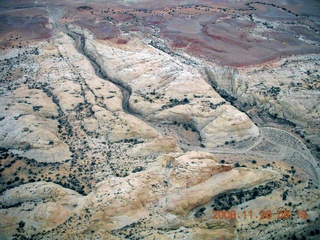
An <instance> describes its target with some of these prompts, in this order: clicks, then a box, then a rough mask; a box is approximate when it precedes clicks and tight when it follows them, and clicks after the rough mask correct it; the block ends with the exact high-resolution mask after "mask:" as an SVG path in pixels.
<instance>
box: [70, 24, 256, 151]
mask: <svg viewBox="0 0 320 240" xmlns="http://www.w3.org/2000/svg"><path fill="white" fill-rule="evenodd" d="M69 28H70V29H72V30H74V31H76V32H78V33H79V34H83V35H84V37H85V46H84V51H85V52H86V54H88V55H89V56H90V57H91V58H93V59H94V60H95V61H96V62H97V64H98V65H99V66H101V67H102V69H103V71H104V73H105V74H106V75H107V76H108V78H110V79H112V80H113V81H114V82H117V83H119V84H122V85H124V86H125V87H127V88H128V89H130V91H131V92H132V96H131V97H130V99H129V105H130V108H131V109H132V111H133V112H135V113H138V114H139V115H141V116H142V117H144V118H146V119H147V120H148V119H149V120H150V121H153V122H169V123H173V122H181V123H190V124H192V125H194V126H195V128H196V129H197V130H198V131H199V132H200V135H201V137H202V139H203V143H204V144H205V145H207V146H209V147H213V146H216V145H218V144H221V143H223V142H224V141H225V140H231V139H234V140H244V139H247V138H250V137H255V136H257V135H258V134H259V131H258V128H257V127H256V126H255V125H254V124H253V123H252V122H251V120H250V119H249V118H248V116H246V115H245V114H244V113H241V112H239V111H238V110H237V109H235V108H234V107H232V106H231V105H230V104H228V103H227V102H226V101H225V100H223V99H222V98H221V97H220V96H219V95H218V94H217V93H216V92H215V91H214V90H213V89H212V88H211V86H210V85H209V84H208V83H206V82H205V80H204V79H203V77H202V76H201V74H200V73H199V72H198V71H197V70H196V69H195V68H193V67H191V66H188V65H184V64H182V63H181V62H180V61H179V60H177V59H174V58H172V57H171V56H169V55H167V54H165V53H163V52H161V51H159V50H158V49H155V48H153V47H151V46H149V45H147V44H144V43H141V42H140V41H138V39H134V38H132V39H131V40H130V42H128V43H127V44H126V45H121V44H114V43H112V42H108V41H98V40H95V39H94V38H93V36H92V35H91V34H90V33H89V32H88V31H87V30H84V31H83V30H82V29H80V28H79V27H75V26H69ZM114 66H117V67H114ZM218 133H219V134H218ZM222 139H223V140H222Z"/></svg>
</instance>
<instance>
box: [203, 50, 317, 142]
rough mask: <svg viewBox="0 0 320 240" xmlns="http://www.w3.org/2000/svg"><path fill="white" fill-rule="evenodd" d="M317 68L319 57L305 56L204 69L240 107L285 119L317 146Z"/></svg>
mask: <svg viewBox="0 0 320 240" xmlns="http://www.w3.org/2000/svg"><path fill="white" fill-rule="evenodd" d="M318 69H319V56H318V55H305V56H295V57H291V58H284V59H280V60H277V61H274V62H271V63H266V64H264V65H263V64H262V65H259V66H256V67H243V68H240V69H233V68H224V67H219V66H213V67H210V66H208V67H206V68H205V70H204V72H205V74H206V76H207V79H208V81H209V82H210V83H211V84H212V85H213V86H215V87H216V88H217V89H219V90H220V91H222V92H223V91H225V92H226V93H227V94H228V95H230V97H231V98H232V97H233V98H234V99H237V102H238V103H239V104H241V105H240V106H242V107H243V109H246V110H248V111H250V109H253V110H254V111H256V112H257V113H258V115H259V114H260V115H261V117H263V115H266V116H269V117H270V116H271V117H273V118H275V119H279V120H287V121H289V122H291V123H293V124H295V125H296V127H295V129H293V130H294V131H295V132H296V133H298V134H299V135H300V136H301V137H305V139H306V140H307V141H310V142H311V143H312V144H314V145H316V146H320V142H319V139H320V132H319V111H320V109H319V104H318V103H319V97H320V95H319V89H320V85H319V84H320V83H319V73H318Z"/></svg>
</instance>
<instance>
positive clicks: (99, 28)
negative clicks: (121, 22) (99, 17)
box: [75, 20, 120, 40]
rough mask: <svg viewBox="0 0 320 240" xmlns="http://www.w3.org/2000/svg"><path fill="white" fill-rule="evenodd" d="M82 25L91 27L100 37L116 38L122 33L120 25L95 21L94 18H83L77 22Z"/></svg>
mask: <svg viewBox="0 0 320 240" xmlns="http://www.w3.org/2000/svg"><path fill="white" fill-rule="evenodd" d="M75 24H77V25H78V26H80V27H84V28H87V29H90V31H92V32H93V34H94V35H95V36H96V37H97V38H99V39H103V40H105V39H111V38H116V37H118V36H119V35H120V30H119V28H118V27H116V26H113V25H111V24H110V23H108V22H98V23H95V22H93V21H92V20H83V21H77V22H75Z"/></svg>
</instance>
